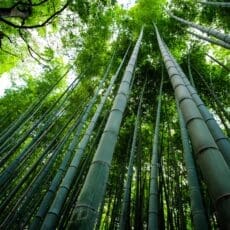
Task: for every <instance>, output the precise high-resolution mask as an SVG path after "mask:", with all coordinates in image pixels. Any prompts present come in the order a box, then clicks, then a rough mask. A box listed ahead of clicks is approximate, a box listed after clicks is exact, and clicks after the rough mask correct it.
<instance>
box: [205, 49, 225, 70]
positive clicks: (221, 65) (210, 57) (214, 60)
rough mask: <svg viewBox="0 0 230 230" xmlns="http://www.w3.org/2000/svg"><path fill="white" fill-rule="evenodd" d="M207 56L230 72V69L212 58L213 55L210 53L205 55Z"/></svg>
mask: <svg viewBox="0 0 230 230" xmlns="http://www.w3.org/2000/svg"><path fill="white" fill-rule="evenodd" d="M205 55H206V56H208V57H209V58H210V59H212V60H213V61H214V62H216V63H217V64H219V65H220V66H222V67H223V68H224V69H225V70H227V71H229V72H230V68H229V67H228V66H226V65H224V64H222V63H221V62H220V61H218V60H217V59H216V58H214V57H212V56H211V55H209V54H208V53H206V54H205Z"/></svg>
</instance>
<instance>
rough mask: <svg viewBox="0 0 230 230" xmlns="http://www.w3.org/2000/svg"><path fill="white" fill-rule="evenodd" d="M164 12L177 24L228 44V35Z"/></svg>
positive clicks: (229, 39)
mask: <svg viewBox="0 0 230 230" xmlns="http://www.w3.org/2000/svg"><path fill="white" fill-rule="evenodd" d="M166 12H167V13H168V15H169V16H170V17H172V18H174V19H175V20H177V21H179V22H181V23H183V24H185V25H188V26H191V27H193V28H195V29H197V30H200V31H201V32H203V33H207V35H212V36H213V37H215V38H217V39H220V40H222V41H223V42H226V43H230V35H228V34H224V33H221V32H219V31H217V30H215V29H212V28H208V27H205V26H201V25H198V24H195V23H193V22H190V21H187V20H184V19H183V18H180V17H177V16H175V15H174V14H173V13H172V12H170V11H169V10H166Z"/></svg>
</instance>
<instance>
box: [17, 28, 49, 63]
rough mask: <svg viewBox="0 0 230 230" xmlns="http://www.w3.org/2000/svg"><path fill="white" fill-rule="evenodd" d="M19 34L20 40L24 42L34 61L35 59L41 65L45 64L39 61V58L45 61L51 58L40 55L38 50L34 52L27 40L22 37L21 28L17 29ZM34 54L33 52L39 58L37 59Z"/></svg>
mask: <svg viewBox="0 0 230 230" xmlns="http://www.w3.org/2000/svg"><path fill="white" fill-rule="evenodd" d="M19 35H20V37H21V38H22V40H23V41H24V42H25V44H26V46H27V49H28V52H29V54H30V56H31V57H32V58H33V59H34V60H35V61H37V62H38V63H39V64H42V65H45V64H43V63H41V61H40V60H39V59H41V60H43V61H45V62H49V61H51V59H46V58H44V57H42V56H41V55H40V54H39V53H38V52H36V51H35V50H34V49H33V48H32V47H31V46H30V45H29V43H28V41H27V40H26V38H25V37H24V35H23V33H22V31H21V30H19ZM34 54H35V55H36V56H37V57H38V58H39V59H38V58H37V57H35V56H34ZM46 66H47V65H46Z"/></svg>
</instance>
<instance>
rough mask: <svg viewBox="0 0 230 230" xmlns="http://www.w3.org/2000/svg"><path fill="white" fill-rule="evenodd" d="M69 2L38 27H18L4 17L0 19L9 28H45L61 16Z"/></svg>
mask: <svg viewBox="0 0 230 230" xmlns="http://www.w3.org/2000/svg"><path fill="white" fill-rule="evenodd" d="M69 2H70V1H67V2H66V4H65V5H64V6H63V7H62V8H61V9H60V10H58V11H56V12H55V13H54V14H53V15H51V16H50V17H49V18H47V19H46V20H45V21H44V22H43V23H41V24H37V25H32V26H26V25H17V24H14V23H12V22H11V21H8V20H6V19H4V18H2V17H0V21H2V22H4V23H5V24H7V25H9V26H12V27H14V28H17V29H33V28H39V27H43V26H45V25H46V24H48V23H49V22H50V21H51V20H52V19H53V18H54V17H55V16H57V15H58V14H60V13H61V12H62V11H64V10H65V9H66V8H67V6H68V5H69Z"/></svg>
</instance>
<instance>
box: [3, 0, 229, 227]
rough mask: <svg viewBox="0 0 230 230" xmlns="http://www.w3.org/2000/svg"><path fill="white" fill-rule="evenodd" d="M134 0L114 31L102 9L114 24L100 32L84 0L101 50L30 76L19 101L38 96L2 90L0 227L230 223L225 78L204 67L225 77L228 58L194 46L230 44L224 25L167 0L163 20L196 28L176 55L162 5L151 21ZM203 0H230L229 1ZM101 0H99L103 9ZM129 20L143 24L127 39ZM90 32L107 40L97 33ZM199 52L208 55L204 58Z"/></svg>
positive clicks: (218, 5) (225, 48) (216, 6)
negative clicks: (207, 21)
mask: <svg viewBox="0 0 230 230" xmlns="http://www.w3.org/2000/svg"><path fill="white" fill-rule="evenodd" d="M44 2H45V1H44ZM83 2H84V1H83ZM86 2H87V1H86ZM99 2H100V1H99ZM137 2H138V3H137V6H138V7H140V8H137V10H136V11H135V8H134V11H133V12H134V13H133V14H134V15H136V17H137V18H139V19H138V20H139V21H138V22H135V20H133V21H132V20H130V21H128V20H127V18H128V16H126V17H124V18H125V20H124V21H123V22H122V23H123V24H122V27H121V28H119V29H116V32H117V35H116V36H114V37H115V38H114V37H113V39H112V41H111V37H109V35H108V37H107V34H106V33H108V31H109V29H108V31H107V27H108V28H109V27H111V25H109V23H114V22H113V20H112V19H111V18H109V19H108V18H106V13H102V14H101V15H100V17H98V18H100V20H101V23H105V24H106V23H108V26H107V27H106V26H105V25H100V27H99V28H101V29H102V30H103V31H100V30H98V28H97V26H98V25H97V23H95V22H94V20H96V19H94V18H93V17H91V18H90V16H88V18H87V14H86V13H85V12H84V11H83V10H84V9H83V8H82V12H80V10H79V9H78V10H77V13H78V14H79V15H80V16H81V17H82V18H81V20H83V21H84V23H89V24H90V23H93V26H95V28H97V29H92V30H90V29H91V27H90V25H88V27H87V26H86V28H87V30H88V32H87V33H83V37H84V39H85V40H84V43H85V44H86V46H87V44H88V45H89V46H91V45H92V47H94V49H95V50H93V49H91V48H92V47H90V48H89V47H87V48H88V50H87V49H86V50H87V52H86V50H84V49H83V51H82V52H80V54H78V56H77V57H76V60H75V62H74V64H72V65H68V66H64V65H63V63H61V64H59V65H56V67H54V68H51V69H50V68H48V70H47V72H45V73H44V75H45V76H43V80H41V81H35V82H36V83H33V82H32V83H30V84H31V85H30V86H29V83H28V86H25V88H24V89H22V91H21V92H22V96H21V97H22V101H23V100H24V99H23V98H24V95H30V93H31V94H33V97H32V96H31V98H32V99H31V100H29V99H28V98H27V99H28V100H29V101H28V102H27V103H26V100H27V99H26V98H25V101H24V102H25V103H26V104H25V105H23V103H21V104H20V103H19V102H18V107H17V106H16V108H17V109H10V108H7V106H10V105H11V104H12V105H13V104H17V97H18V98H19V96H17V93H16V94H14V93H13V94H12V95H13V96H12V98H13V99H10V100H9V105H7V103H5V104H4V103H3V102H4V100H7V95H6V96H5V97H2V98H0V103H1V104H2V105H3V104H4V106H5V107H6V109H5V110H4V108H3V107H2V111H3V110H4V112H2V113H1V117H0V119H1V122H0V127H1V134H0V193H1V196H0V226H1V229H31V230H33V229H42V230H46V229H47V230H48V229H89V230H91V229H108V230H110V229H150V230H155V229H169V230H174V229H202V230H204V229H224V230H225V229H230V142H229V138H228V136H229V134H230V129H229V125H230V115H229V104H227V102H229V96H228V95H227V94H228V92H227V90H228V89H229V88H228V87H229V84H230V82H229V79H228V80H226V79H227V78H225V79H218V80H216V78H213V82H214V83H213V82H212V81H211V73H210V75H209V76H208V72H212V71H213V70H214V71H215V72H214V71H213V72H214V74H213V75H215V74H216V73H220V74H221V76H228V77H229V63H226V62H223V61H220V60H219V58H218V57H216V56H215V55H214V52H213V53H211V52H208V50H206V51H203V50H202V48H200V46H196V41H197V40H199V41H201V42H203V43H201V47H202V45H204V46H205V45H207V44H208V45H210V47H214V48H213V49H214V50H215V49H216V50H217V51H218V52H220V53H221V52H222V53H223V54H222V56H223V55H225V54H226V56H227V55H229V48H230V35H229V34H227V33H226V31H227V30H228V29H229V24H228V25H225V26H226V27H225V29H223V28H213V27H210V26H207V24H206V25H205V23H204V24H202V23H199V22H197V21H196V22H195V21H192V19H191V20H190V19H188V20H187V19H186V14H184V15H183V14H178V15H177V11H176V10H175V8H176V4H178V3H176V2H177V1H175V6H174V7H171V8H170V4H169V5H168V6H167V5H165V7H164V8H163V7H162V5H160V7H159V9H160V10H161V11H162V12H163V14H164V17H166V18H167V20H169V21H168V22H167V23H169V25H170V23H172V24H171V25H174V23H177V24H175V25H176V26H177V28H178V30H179V31H180V32H178V33H179V36H177V35H176V36H175V37H174V38H175V39H176V40H177V41H180V36H184V34H186V33H187V35H186V36H190V38H192V40H190V41H189V42H187V43H184V44H186V46H187V47H186V52H185V53H184V54H183V55H178V52H179V53H180V54H181V53H182V51H180V48H179V51H178V50H176V49H174V43H172V40H173V38H170V36H174V34H173V33H174V32H173V29H174V28H173V26H172V28H171V30H172V31H171V32H170V31H167V28H166V27H165V24H164V23H163V22H161V21H160V19H159V18H158V19H157V20H156V18H157V16H156V18H151V17H150V20H151V22H150V21H147V18H148V17H147V16H146V15H147V13H146V15H145V14H144V13H143V15H144V16H146V18H143V17H142V16H140V15H139V16H138V14H139V12H140V10H141V9H142V8H141V6H144V5H145V4H146V7H147V8H148V6H147V4H148V3H149V2H150V3H151V4H153V2H152V1H145V0H141V1H137ZM41 4H43V3H41ZM68 4H71V3H68ZM68 4H67V5H64V6H65V7H64V8H63V9H62V8H61V9H62V10H65V8H66V7H67V8H68ZM79 4H80V3H79ZM87 4H88V5H90V4H91V3H89V2H87ZM87 4H86V5H87ZM93 4H94V3H92V5H93ZM138 4H139V5H138ZM86 5H84V4H83V5H82V6H84V7H85V6H86ZM102 5H103V4H102ZM102 5H100V7H101V6H102ZM32 6H33V5H31V7H32ZM35 6H36V4H35ZM103 6H104V5H103ZM183 6H186V3H185V5H183ZM196 6H197V8H198V9H210V8H211V9H212V10H217V11H218V10H219V11H220V12H221V10H222V9H225V10H226V9H229V3H227V2H214V1H212V2H203V1H201V2H197V3H196ZM69 7H70V8H71V7H72V8H74V7H75V6H74V5H70V6H69ZM100 7H99V8H95V6H94V8H93V7H92V8H93V9H94V10H96V11H97V10H98V11H97V14H98V15H99V10H100ZM104 7H105V9H106V6H104ZM107 7H108V8H109V6H107ZM144 7H145V6H144ZM144 7H143V11H144ZM72 8H71V9H72ZM62 10H61V11H62ZM119 10H121V9H119ZM207 11H208V10H207ZM219 11H218V12H219ZM223 12H224V11H223ZM156 14H157V13H156ZM191 14H192V13H191ZM150 16H151V15H150ZM1 17H2V16H1V15H0V18H1ZM103 17H105V18H106V19H104V21H103V20H102V18H103ZM161 17H163V16H162V14H161ZM188 18H192V16H191V15H188ZM4 20H5V19H4ZM4 20H3V22H4ZM7 20H8V19H7ZM106 20H108V21H109V22H108V21H107V22H106ZM119 20H120V21H121V19H119V18H117V22H116V23H117V24H119V23H120V22H119ZM0 21H2V20H0ZM203 21H205V20H204V19H203ZM201 22H202V21H201ZM223 22H224V23H225V21H223ZM23 23H25V24H23V26H25V27H26V29H27V27H28V25H27V24H26V21H24V22H23ZM116 23H115V24H116ZM132 23H134V24H135V23H136V24H135V26H136V27H138V30H137V28H135V29H136V31H135V32H134V33H133V34H132V36H131V37H132V39H130V34H129V32H127V31H128V29H127V28H129V29H130V28H131V29H132V28H133V25H132ZM8 24H9V23H8ZM11 24H12V23H11ZM7 26H10V25H7ZM125 26H127V28H125ZM169 27H170V26H169ZM92 28H94V27H92ZM226 28H227V29H226ZM21 29H23V27H22V28H21ZM126 29H127V30H126ZM19 30H20V29H19ZM105 31H106V32H105ZM90 33H92V34H93V33H96V34H98V36H101V37H99V38H101V41H98V40H97V41H96V40H95V44H93V43H94V40H93V38H92V37H90V36H89V34H90ZM114 33H115V32H114ZM103 39H104V40H103ZM0 41H1V40H0ZM73 44H74V46H75V45H76V44H75V43H73ZM108 44H110V46H109V45H108ZM100 49H101V51H100V52H101V53H97V52H99V51H98V50H100ZM92 50H93V51H92ZM200 50H202V55H200V54H201V53H200V52H201V51H200ZM71 52H73V51H71ZM71 52H70V53H71ZM152 53H153V58H151V57H150V56H151V55H152ZM93 55H94V56H93ZM70 56H71V55H70ZM198 56H199V58H200V59H199V60H200V62H202V63H208V64H207V65H206V64H203V65H202V63H201V64H200V63H197V61H196V60H197V59H196V58H198ZM38 57H39V56H38ZM194 57H195V58H194ZM40 58H41V56H40ZM77 58H79V59H77ZM41 59H42V58H41ZM86 60H87V61H86ZM146 60H147V61H146ZM43 61H44V60H43ZM75 65H76V66H78V68H76V66H75ZM205 65H206V67H204V66H205ZM213 66H214V67H213ZM46 68H47V67H46ZM205 68H206V69H205ZM95 69H96V70H95ZM71 72H76V73H77V74H75V75H74V78H69V77H68V76H69V74H70V73H71ZM36 84H37V85H36ZM215 84H216V85H215ZM36 87H37V88H36ZM30 89H31V90H32V89H33V90H37V91H36V92H37V93H36V95H35V96H34V94H35V93H34V92H32V91H30ZM23 90H25V91H23ZM218 90H219V92H218ZM19 91H20V90H19ZM9 92H10V91H9ZM23 93H25V94H23ZM9 95H10V94H9ZM19 95H20V92H19ZM8 97H9V98H10V96H8ZM28 97H29V96H28ZM20 106H21V107H22V108H20Z"/></svg>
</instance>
